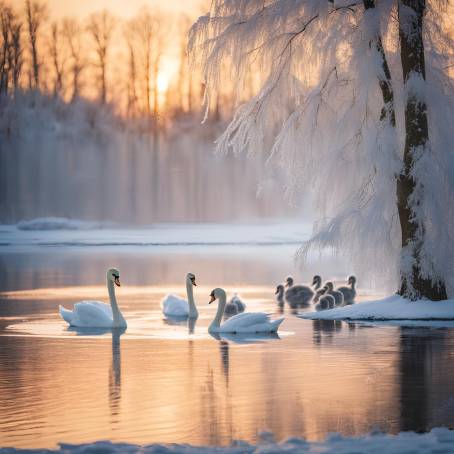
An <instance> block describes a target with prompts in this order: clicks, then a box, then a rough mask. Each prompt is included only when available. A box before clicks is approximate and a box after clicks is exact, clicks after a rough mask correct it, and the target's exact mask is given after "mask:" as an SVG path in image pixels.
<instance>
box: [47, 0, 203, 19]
mask: <svg viewBox="0 0 454 454" xmlns="http://www.w3.org/2000/svg"><path fill="white" fill-rule="evenodd" d="M47 3H48V5H49V10H50V13H51V15H52V16H74V15H80V16H85V15H87V14H90V13H92V12H94V11H98V10H100V9H104V8H105V9H108V10H110V11H111V12H112V13H113V14H115V15H118V16H121V17H125V18H127V17H130V16H133V15H134V14H135V13H137V10H138V9H139V8H140V7H142V6H150V7H153V6H158V7H159V8H161V9H165V10H169V11H174V12H185V13H187V14H188V15H190V16H197V15H199V13H201V12H203V8H202V6H201V5H203V4H207V2H206V1H203V0H165V1H163V0H127V1H125V0H47Z"/></svg>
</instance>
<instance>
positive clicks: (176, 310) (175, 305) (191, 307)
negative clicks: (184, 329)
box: [161, 273, 199, 318]
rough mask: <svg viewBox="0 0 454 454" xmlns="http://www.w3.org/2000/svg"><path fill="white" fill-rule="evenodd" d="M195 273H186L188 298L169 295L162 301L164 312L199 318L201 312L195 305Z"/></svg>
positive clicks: (175, 315)
mask: <svg viewBox="0 0 454 454" xmlns="http://www.w3.org/2000/svg"><path fill="white" fill-rule="evenodd" d="M195 285H196V283H195V275H194V274H192V273H188V274H187V275H186V294H187V296H188V300H187V301H186V300H184V299H183V298H180V297H179V296H178V295H173V294H170V295H167V296H165V297H164V298H163V300H162V301H161V308H162V313H163V314H164V315H170V316H172V315H173V316H174V317H189V318H197V317H198V316H199V312H198V311H197V308H196V306H195V301H194V294H193V288H192V287H193V286H195Z"/></svg>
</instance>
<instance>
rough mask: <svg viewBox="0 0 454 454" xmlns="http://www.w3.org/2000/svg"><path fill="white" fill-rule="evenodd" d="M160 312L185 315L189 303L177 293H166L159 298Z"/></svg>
mask: <svg viewBox="0 0 454 454" xmlns="http://www.w3.org/2000/svg"><path fill="white" fill-rule="evenodd" d="M161 308H162V313H163V314H164V315H175V316H185V315H188V314H189V304H188V302H187V301H186V300H184V299H183V298H181V297H179V296H178V295H173V294H170V295H166V296H165V297H164V298H163V299H162V300H161Z"/></svg>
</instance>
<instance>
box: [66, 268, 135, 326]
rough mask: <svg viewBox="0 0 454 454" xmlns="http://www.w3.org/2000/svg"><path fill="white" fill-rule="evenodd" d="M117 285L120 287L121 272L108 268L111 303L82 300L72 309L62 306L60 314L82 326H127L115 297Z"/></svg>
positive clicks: (72, 322)
mask: <svg viewBox="0 0 454 454" xmlns="http://www.w3.org/2000/svg"><path fill="white" fill-rule="evenodd" d="M115 285H117V286H118V287H120V272H119V271H118V270H117V269H116V268H110V269H109V270H107V290H108V292H109V299H110V305H109V304H106V303H103V302H101V301H81V302H80V303H76V304H75V305H74V309H73V310H72V311H70V310H68V309H65V308H64V307H63V306H60V315H61V317H62V318H63V320H65V321H66V322H68V323H69V324H70V326H77V327H80V328H84V327H86V328H126V326H127V324H126V320H125V319H124V317H123V315H122V313H121V312H120V309H119V308H118V304H117V300H116V298H115Z"/></svg>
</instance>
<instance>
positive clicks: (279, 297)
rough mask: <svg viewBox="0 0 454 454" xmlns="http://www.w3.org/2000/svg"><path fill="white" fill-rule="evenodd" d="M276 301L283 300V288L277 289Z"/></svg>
mask: <svg viewBox="0 0 454 454" xmlns="http://www.w3.org/2000/svg"><path fill="white" fill-rule="evenodd" d="M277 299H278V300H279V301H282V300H283V299H284V289H283V288H279V290H278V294H277Z"/></svg>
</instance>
